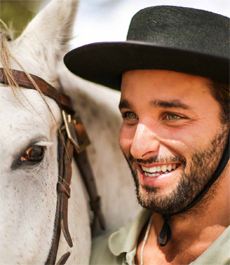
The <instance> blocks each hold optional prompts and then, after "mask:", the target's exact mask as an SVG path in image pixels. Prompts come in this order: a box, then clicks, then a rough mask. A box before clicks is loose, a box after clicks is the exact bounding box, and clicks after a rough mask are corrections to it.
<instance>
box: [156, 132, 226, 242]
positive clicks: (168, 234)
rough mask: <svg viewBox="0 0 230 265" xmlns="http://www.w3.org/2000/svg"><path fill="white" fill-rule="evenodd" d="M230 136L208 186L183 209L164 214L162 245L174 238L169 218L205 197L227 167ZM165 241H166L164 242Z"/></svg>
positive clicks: (161, 235) (160, 237) (161, 233)
mask: <svg viewBox="0 0 230 265" xmlns="http://www.w3.org/2000/svg"><path fill="white" fill-rule="evenodd" d="M229 138H230V134H229V135H228V142H227V145H226V147H225V150H224V153H223V156H222V158H221V160H220V163H219V166H218V168H217V169H216V171H215V173H214V174H213V176H212V178H211V179H210V181H209V183H208V184H207V186H206V187H205V188H204V189H203V190H202V191H201V193H200V194H198V195H197V197H195V199H194V200H193V201H192V202H191V203H189V204H188V205H187V206H186V207H185V208H183V209H182V210H180V211H178V212H176V213H173V214H169V215H163V216H162V217H163V220H164V224H163V227H162V228H161V231H160V234H159V237H158V243H159V245H160V246H161V247H164V246H166V245H167V244H168V242H169V241H170V239H171V238H172V231H171V226H170V224H169V218H170V217H171V216H174V215H178V214H181V213H184V212H186V211H187V210H189V209H191V208H192V207H193V206H194V205H195V204H197V203H198V202H199V201H200V200H201V199H202V198H203V197H204V195H205V194H206V193H207V192H208V190H209V189H210V188H211V186H212V184H213V183H214V182H215V181H216V180H217V179H218V177H219V176H220V175H221V173H222V172H223V170H224V169H225V167H226V165H227V163H228V160H229V158H230V151H229ZM163 242H165V243H163Z"/></svg>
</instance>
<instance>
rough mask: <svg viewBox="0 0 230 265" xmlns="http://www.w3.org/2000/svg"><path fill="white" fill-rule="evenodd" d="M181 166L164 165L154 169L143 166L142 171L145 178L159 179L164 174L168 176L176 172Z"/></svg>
mask: <svg viewBox="0 0 230 265" xmlns="http://www.w3.org/2000/svg"><path fill="white" fill-rule="evenodd" d="M179 166H180V164H178V163H176V164H164V165H158V166H154V167H144V166H141V169H142V171H143V173H144V175H145V176H147V177H157V176H159V175H162V174H167V173H169V172H172V171H174V170H175V169H177V168H178V167H179Z"/></svg>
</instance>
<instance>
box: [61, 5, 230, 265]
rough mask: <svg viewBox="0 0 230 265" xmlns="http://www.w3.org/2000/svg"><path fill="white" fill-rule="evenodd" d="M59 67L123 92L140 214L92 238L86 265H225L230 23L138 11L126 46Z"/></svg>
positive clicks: (173, 10) (99, 47)
mask: <svg viewBox="0 0 230 265" xmlns="http://www.w3.org/2000/svg"><path fill="white" fill-rule="evenodd" d="M65 63H66V65H67V67H68V68H69V69H70V70H71V71H72V72H73V73H75V74H77V75H80V76H81V77H83V78H85V79H87V80H90V81H93V82H97V83H99V84H103V85H106V86H109V87H111V88H114V89H121V100H120V104H119V108H120V111H121V114H122V117H123V125H122V128H121V133H120V146H121V148H122V150H123V153H124V155H125V158H126V159H127V162H128V164H129V166H130V169H131V171H132V174H133V177H134V181H135V184H136V192H137V197H138V200H139V203H140V204H141V205H142V206H143V207H144V208H146V209H148V210H143V211H142V212H141V213H140V215H139V216H138V217H137V218H136V220H135V221H134V222H132V223H130V224H128V225H127V226H126V227H124V228H122V229H120V230H119V231H118V232H115V233H113V234H112V235H110V236H109V237H108V236H102V237H100V238H98V239H96V240H95V241H94V244H93V250H92V258H91V263H92V264H142V265H143V264H145V265H147V264H230V227H229V223H230V200H229V182H230V174H229V127H230V126H229V18H227V17H223V16H220V15H217V14H214V13H210V12H206V11H202V10H195V9H191V8H182V7H172V6H158V7H150V8H146V9H143V10H141V11H140V12H138V13H137V14H136V15H135V16H134V17H133V19H132V21H131V24H130V28H129V33H128V37H127V42H120V43H97V44H91V45H87V46H83V47H81V48H78V49H76V50H74V51H72V52H70V53H69V54H67V56H66V57H65ZM121 188H122V187H121ZM127 210H128V209H127Z"/></svg>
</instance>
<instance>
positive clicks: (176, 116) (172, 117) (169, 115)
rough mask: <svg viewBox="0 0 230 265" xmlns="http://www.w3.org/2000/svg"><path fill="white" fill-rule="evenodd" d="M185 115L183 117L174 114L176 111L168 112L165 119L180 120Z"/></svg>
mask: <svg viewBox="0 0 230 265" xmlns="http://www.w3.org/2000/svg"><path fill="white" fill-rule="evenodd" d="M181 118H183V117H181V116H180V115H177V114H174V113H168V114H166V115H165V119H166V120H169V121H175V120H179V119H181Z"/></svg>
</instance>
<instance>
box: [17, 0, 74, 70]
mask: <svg viewBox="0 0 230 265" xmlns="http://www.w3.org/2000/svg"><path fill="white" fill-rule="evenodd" d="M77 6H78V0H52V1H51V2H50V3H49V4H48V5H47V6H46V7H45V8H44V9H43V10H42V11H41V12H40V13H38V15H37V16H36V17H35V18H34V19H33V20H32V21H31V22H30V23H29V24H28V26H27V28H26V29H25V30H24V32H23V33H22V35H21V36H20V37H19V38H18V39H17V40H15V42H17V43H18V44H20V46H23V47H25V48H26V49H27V52H28V49H29V52H31V53H32V54H33V55H36V54H39V57H41V56H44V57H45V59H46V61H48V62H49V61H50V62H52V63H54V64H55V65H56V64H57V63H58V62H59V61H60V60H61V59H62V56H63V55H64V53H66V52H67V51H68V47H69V45H68V44H69V40H70V39H71V37H72V29H73V25H74V20H75V15H76V11H77ZM21 43H23V45H21ZM47 56H49V57H50V58H47ZM51 57H52V58H51ZM40 59H41V58H40ZM48 62H47V63H48ZM53 66H54V65H53Z"/></svg>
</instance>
